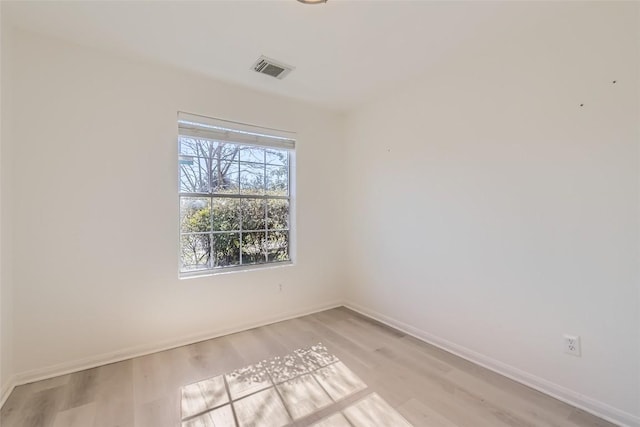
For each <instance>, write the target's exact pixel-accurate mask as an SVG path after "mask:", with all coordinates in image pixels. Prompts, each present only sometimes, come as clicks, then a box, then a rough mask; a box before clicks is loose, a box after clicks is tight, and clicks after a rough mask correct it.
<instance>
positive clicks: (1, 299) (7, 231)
mask: <svg viewBox="0 0 640 427" xmlns="http://www.w3.org/2000/svg"><path fill="white" fill-rule="evenodd" d="M1 10H2V7H1V6H0V13H1ZM4 19H5V18H4V16H0V27H1V28H0V73H1V75H0V93H1V95H0V118H1V119H0V402H3V401H4V399H5V398H6V397H7V396H8V393H9V392H10V390H11V385H12V384H11V373H12V360H13V338H12V337H13V328H12V325H13V319H12V312H13V307H12V289H11V265H10V264H11V263H10V258H11V249H10V247H9V240H10V235H11V227H10V226H9V215H8V212H7V211H8V209H6V207H7V206H8V204H7V196H8V195H9V194H10V189H9V188H8V184H9V182H10V181H9V176H8V171H9V170H10V162H9V156H8V145H7V143H6V141H8V138H9V126H10V123H9V122H10V120H9V117H10V116H9V113H10V109H9V108H8V107H9V102H10V100H11V85H10V84H9V80H10V79H9V76H10V67H9V65H10V62H9V61H8V56H9V51H10V48H11V43H10V36H11V34H10V32H9V31H8V30H7V26H6V25H5V22H4Z"/></svg>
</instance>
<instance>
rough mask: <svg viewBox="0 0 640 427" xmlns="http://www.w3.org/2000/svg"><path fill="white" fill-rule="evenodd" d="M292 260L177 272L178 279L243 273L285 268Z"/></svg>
mask: <svg viewBox="0 0 640 427" xmlns="http://www.w3.org/2000/svg"><path fill="white" fill-rule="evenodd" d="M294 265H295V264H294V262H293V261H282V262H277V263H271V264H255V265H239V266H236V267H223V268H220V269H217V270H200V271H193V272H184V273H180V274H179V277H178V278H179V279H180V280H183V279H197V278H201V277H210V276H220V275H223V274H234V273H245V272H249V271H262V270H273V269H277V268H285V267H292V266H294Z"/></svg>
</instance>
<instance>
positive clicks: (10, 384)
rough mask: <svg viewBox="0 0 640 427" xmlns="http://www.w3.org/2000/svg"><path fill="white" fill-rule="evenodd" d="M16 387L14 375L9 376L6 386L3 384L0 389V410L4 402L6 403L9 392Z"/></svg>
mask: <svg viewBox="0 0 640 427" xmlns="http://www.w3.org/2000/svg"><path fill="white" fill-rule="evenodd" d="M17 385H18V384H17V383H16V377H15V375H13V376H11V377H10V378H9V380H8V381H7V383H6V384H3V386H2V389H1V390H0V408H2V407H3V406H4V402H6V401H7V399H8V398H9V396H10V395H11V392H12V391H13V389H14V388H16V386H17Z"/></svg>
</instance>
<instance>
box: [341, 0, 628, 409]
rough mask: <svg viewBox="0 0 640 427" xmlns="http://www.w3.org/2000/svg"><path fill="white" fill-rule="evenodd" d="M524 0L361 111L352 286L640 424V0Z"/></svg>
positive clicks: (361, 301) (409, 318)
mask: <svg viewBox="0 0 640 427" xmlns="http://www.w3.org/2000/svg"><path fill="white" fill-rule="evenodd" d="M518 7H519V8H520V9H519V13H521V14H522V19H516V20H514V21H513V22H504V21H502V22H500V23H498V24H497V25H496V27H495V28H493V29H492V30H491V31H487V32H486V33H483V34H485V36H483V37H482V38H478V39H476V40H474V41H473V42H470V43H469V44H467V45H466V46H465V47H464V48H462V49H460V50H458V51H453V52H450V54H449V56H448V57H447V58H444V59H443V61H442V62H441V65H440V66H439V67H435V68H433V69H431V70H429V71H428V72H427V73H425V74H424V75H423V76H422V77H421V78H419V79H416V80H413V81H411V82H405V83H402V84H399V85H398V87H397V88H396V89H395V90H394V92H393V93H389V94H386V95H383V96H380V97H379V99H378V100H376V101H375V102H372V103H371V104H369V105H367V106H364V107H363V108H361V109H359V110H357V111H355V112H353V113H352V114H351V115H350V116H349V119H348V122H347V146H348V171H349V175H348V179H347V182H348V183H349V185H350V189H349V194H348V198H347V199H348V200H349V201H350V202H351V203H350V206H349V211H348V213H347V216H346V217H347V218H348V219H349V220H350V225H349V226H348V229H349V230H350V232H349V233H348V234H347V236H348V238H349V263H350V267H351V269H350V280H349V281H348V283H349V284H350V288H349V298H348V299H349V301H350V303H352V304H354V306H355V307H358V308H360V309H361V310H363V311H365V312H368V313H374V314H376V315H378V316H379V317H383V318H385V319H387V320H388V321H392V322H394V323H396V324H402V325H405V326H407V327H408V328H411V330H412V331H414V332H415V333H417V334H419V335H421V336H423V337H426V338H427V339H430V340H432V341H435V342H438V343H439V344H441V345H445V346H446V347H448V348H450V349H453V350H456V351H458V352H459V353H461V354H464V355H465V356H467V357H471V358H473V359H475V360H478V361H481V362H483V363H485V364H487V365H489V366H492V367H493V368H497V369H499V370H501V371H503V372H506V373H509V374H511V375H512V376H514V377H516V378H518V379H519V380H526V381H527V382H529V383H531V384H534V385H536V386H538V387H541V388H544V389H546V390H547V391H552V392H554V393H556V394H557V395H559V396H560V397H564V398H569V399H573V398H575V399H580V401H581V402H582V403H584V404H585V405H587V406H588V407H589V409H591V410H598V411H600V412H601V413H605V414H606V415H610V416H619V418H618V419H624V420H633V418H634V416H635V420H636V422H640V421H639V420H640V418H639V417H638V416H640V390H639V387H640V381H639V378H640V341H639V336H640V334H639V333H640V318H639V314H640V307H639V283H640V277H639V274H638V266H639V265H638V255H639V235H638V233H639V218H640V216H639V214H640V210H639V191H640V188H639V185H638V179H639V162H638V148H639V141H640V135H639V121H638V116H639V112H640V110H639V106H638V104H639V96H638V94H639V90H640V86H639V77H638V76H640V67H639V55H638V52H639V40H640V39H639V38H638V37H637V36H638V28H640V27H639V21H638V4H637V3H612V4H603V3H589V4H587V3H546V4H543V5H541V6H537V5H536V6H534V5H532V4H524V3H523V4H522V5H521V6H518ZM551 12H552V13H551ZM523 23H528V24H529V25H523ZM613 80H617V83H616V84H613V83H612V81H613ZM581 103H583V104H584V106H583V107H580V106H579V104H581ZM564 333H570V334H576V335H580V336H581V337H582V347H583V348H582V350H583V356H582V357H581V358H575V357H572V356H569V355H566V354H564V353H563V346H562V344H563V342H562V335H563V334H564Z"/></svg>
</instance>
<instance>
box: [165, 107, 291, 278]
mask: <svg viewBox="0 0 640 427" xmlns="http://www.w3.org/2000/svg"><path fill="white" fill-rule="evenodd" d="M181 136H190V137H194V138H202V139H208V140H213V141H220V142H226V143H231V144H237V145H240V146H256V147H262V148H275V149H280V150H287V151H288V153H289V156H288V196H269V195H264V196H255V195H252V196H249V198H262V199H265V200H269V199H286V200H288V202H289V224H288V252H289V253H288V255H289V260H287V261H268V260H267V261H265V262H264V263H258V264H239V265H233V266H224V267H212V268H208V269H199V270H182V259H181V256H182V253H181V247H180V245H181V243H180V242H181V240H182V239H181V238H182V235H183V234H184V233H183V232H182V230H181V228H180V227H181V225H180V222H181V217H180V215H181V213H180V200H181V198H182V197H206V198H211V199H212V200H213V199H214V198H216V197H226V198H238V199H242V198H247V195H243V194H241V193H239V194H225V195H216V194H213V193H187V192H182V189H181V182H180V179H181V178H180V170H181V168H180V164H179V161H180V158H181V156H182V154H181V153H180V137H181ZM295 143H296V134H295V133H294V132H289V131H283V130H277V129H270V128H264V127H259V126H254V125H248V124H244V123H238V122H232V121H227V120H222V119H216V118H211V117H206V116H201V115H197V114H191V113H185V112H178V140H177V145H178V150H177V151H178V156H177V160H178V164H177V170H178V174H177V175H178V275H179V278H181V279H184V278H192V277H202V276H211V275H217V274H227V273H233V272H240V271H251V270H263V269H271V268H278V267H283V266H290V265H294V264H295V259H296V228H297V227H296V215H295V212H296V197H295V194H296V179H295V176H296V166H295V165H296V159H295V157H296V156H295V153H296V150H295ZM265 167H266V163H265ZM266 226H267V224H265V227H266ZM239 232H240V240H242V228H241V229H240V230H239ZM215 233H216V232H215V230H213V229H212V230H210V234H211V235H213V234H215ZM240 257H242V251H240Z"/></svg>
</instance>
